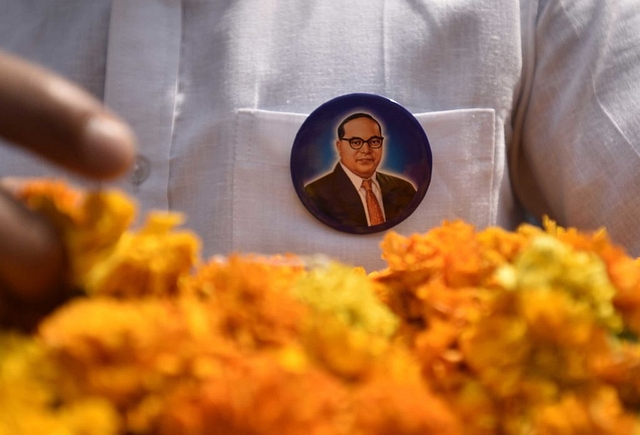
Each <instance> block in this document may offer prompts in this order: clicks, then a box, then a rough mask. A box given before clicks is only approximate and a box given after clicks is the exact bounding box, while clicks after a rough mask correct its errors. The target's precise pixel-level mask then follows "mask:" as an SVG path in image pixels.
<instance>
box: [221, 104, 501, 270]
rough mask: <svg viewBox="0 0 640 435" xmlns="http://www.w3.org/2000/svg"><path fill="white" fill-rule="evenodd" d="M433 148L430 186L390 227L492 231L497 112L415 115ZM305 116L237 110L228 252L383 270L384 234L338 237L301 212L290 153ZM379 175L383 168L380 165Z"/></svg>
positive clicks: (412, 230)
mask: <svg viewBox="0 0 640 435" xmlns="http://www.w3.org/2000/svg"><path fill="white" fill-rule="evenodd" d="M414 116H415V117H416V119H417V120H418V121H419V122H420V124H421V125H422V127H423V128H424V130H425V132H426V133H427V136H428V138H429V142H430V145H431V149H432V155H433V170H432V176H431V184H430V186H429V190H428V191H427V193H426V195H425V197H424V199H423V200H422V203H421V204H420V205H419V206H418V207H417V209H416V210H415V211H414V212H413V214H412V215H411V216H409V217H408V218H407V219H406V220H404V221H403V222H401V223H400V224H398V225H397V226H395V227H393V229H392V230H393V231H396V232H398V233H400V234H405V235H410V234H412V233H416V232H425V231H427V230H429V229H430V228H433V227H435V226H438V225H440V224H441V223H442V221H443V220H445V219H448V220H451V219H464V220H466V221H468V222H471V223H473V224H475V225H476V226H478V227H480V228H481V227H485V226H488V225H492V224H494V223H495V222H492V218H491V216H494V210H492V209H491V208H492V204H493V199H494V196H495V195H496V194H497V192H496V189H497V187H496V186H494V184H496V183H495V182H494V178H495V177H494V175H495V172H496V170H497V167H502V166H504V165H496V162H495V161H494V159H495V157H494V156H495V155H496V150H495V112H494V110H493V109H463V110H453V111H444V112H430V113H418V114H414ZM305 119H306V115H303V114H296V113H283V112H272V111H265V110H257V109H241V110H238V111H237V112H236V127H235V128H236V134H235V138H236V143H235V156H234V167H233V197H232V198H233V199H232V201H233V205H232V209H233V226H232V241H233V242H232V243H233V249H234V250H237V251H242V252H261V253H265V254H273V253H285V252H293V253H296V254H300V255H310V254H316V253H322V254H327V255H329V256H330V257H333V258H336V259H338V260H340V261H343V262H346V263H349V264H353V265H358V266H363V267H365V269H367V270H368V271H371V270H376V269H380V268H383V267H384V266H385V264H384V262H383V261H382V260H381V258H380V254H381V252H380V248H379V243H380V241H381V240H382V237H383V236H384V233H375V234H368V235H354V234H348V233H343V232H339V231H336V230H334V229H332V228H330V227H328V226H326V225H324V224H323V223H321V222H320V221H319V220H318V219H316V218H315V217H314V216H313V215H312V214H311V213H310V212H309V211H307V209H306V208H305V207H304V206H303V205H302V203H301V202H300V199H299V198H298V196H297V194H296V192H295V189H294V187H293V184H292V181H291V172H290V168H289V162H290V156H291V146H292V144H293V141H294V139H295V136H296V133H297V131H298V129H299V128H300V126H301V125H302V123H303V122H304V120H305ZM381 170H382V171H383V172H384V162H383V164H382V166H381Z"/></svg>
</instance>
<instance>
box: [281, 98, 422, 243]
mask: <svg viewBox="0 0 640 435" xmlns="http://www.w3.org/2000/svg"><path fill="white" fill-rule="evenodd" d="M431 169H432V155H431V147H430V146H429V140H428V139H427V135H426V134H425V132H424V130H423V129H422V126H421V125H420V123H419V122H418V121H417V120H416V119H415V118H414V117H413V115H412V114H411V113H410V112H409V111H407V110H406V109H405V108H404V107H402V106H401V105H399V104H398V103H396V102H395V101H392V100H390V99H388V98H383V97H380V96H378V95H372V94H348V95H343V96H340V97H337V98H334V99H332V100H330V101H328V102H326V103H324V104H323V105H321V106H320V107H318V108H317V109H316V110H314V111H313V112H312V113H311V114H310V115H309V117H308V118H307V119H306V120H305V122H304V123H303V124H302V126H301V127H300V130H299V131H298V134H297V135H296V138H295V140H294V143H293V147H292V150H291V178H292V181H293V186H294V188H295V190H296V193H297V194H298V197H299V198H300V201H302V203H303V204H304V206H305V207H306V208H307V209H308V210H309V212H311V214H312V215H313V216H315V217H316V218H317V219H319V220H320V221H321V222H323V223H325V224H326V225H328V226H330V227H332V228H335V229H336V230H339V231H344V232H347V233H355V234H369V233H375V232H378V231H384V230H386V229H389V228H391V227H393V226H394V225H397V224H398V223H400V222H402V221H403V220H405V219H406V218H407V217H409V215H411V213H413V211H414V210H415V209H416V208H417V207H418V205H419V204H420V203H421V202H422V199H423V198H424V196H425V194H426V193H427V189H428V188H429V183H430V181H431Z"/></svg>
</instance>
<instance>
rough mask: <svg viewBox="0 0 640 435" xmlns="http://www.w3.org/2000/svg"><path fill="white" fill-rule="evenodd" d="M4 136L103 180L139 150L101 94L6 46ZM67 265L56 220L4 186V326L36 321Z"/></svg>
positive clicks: (0, 76)
mask: <svg viewBox="0 0 640 435" xmlns="http://www.w3.org/2000/svg"><path fill="white" fill-rule="evenodd" d="M0 137H2V138H3V139H5V140H6V141H8V142H9V143H11V144H12V145H15V146H20V147H22V148H25V149H27V150H30V151H32V152H34V153H35V154H38V155H39V156H41V157H43V158H45V159H47V160H49V161H51V162H52V163H54V164H56V165H59V166H61V167H63V168H67V169H69V170H70V171H73V172H76V173H78V174H81V175H84V176H86V177H89V178H93V179H98V180H104V179H110V178H115V177H117V176H119V175H121V174H123V173H124V172H125V171H126V170H127V169H128V168H129V166H130V165H131V164H132V162H133V160H134V157H135V137H134V134H133V132H132V131H131V129H130V128H129V127H128V126H127V125H126V124H125V123H124V122H123V121H122V120H120V119H119V118H118V117H117V116H116V115H114V114H113V113H111V112H109V111H108V110H107V109H106V108H105V107H104V106H103V105H102V104H101V103H100V102H99V101H98V100H96V99H95V98H94V97H92V96H91V95H89V94H88V93H87V92H85V91H83V90H82V89H80V88H79V87H77V86H75V85H73V84H72V83H70V82H68V81H67V80H65V79H63V78H61V77H59V76H57V75H56V74H54V73H52V72H50V71H47V70H45V69H43V68H41V67H39V66H37V65H34V64H31V63H29V62H26V61H24V60H22V59H20V58H17V57H15V56H13V55H11V54H8V53H6V52H2V51H0ZM2 175H6V174H2ZM64 270H65V255H64V249H63V246H62V243H61V241H60V239H59V237H58V235H57V234H56V232H55V231H54V229H53V228H52V227H51V225H50V224H49V223H48V222H47V221H46V220H45V219H43V218H42V217H41V216H39V215H37V214H35V213H32V212H31V211H29V210H27V208H26V207H25V206H24V205H22V204H21V203H20V202H18V201H16V200H15V199H14V196H13V195H12V194H11V193H10V192H9V191H8V190H7V189H5V188H1V189H0V325H3V326H10V327H18V328H22V329H29V328H30V327H33V326H34V324H35V322H36V321H37V319H38V318H39V317H41V316H42V315H44V314H46V312H48V311H50V310H51V309H52V308H53V307H55V306H56V305H57V304H58V303H60V302H61V300H62V298H63V293H64V291H63V289H62V288H61V287H62V282H63V275H64Z"/></svg>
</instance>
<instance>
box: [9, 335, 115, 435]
mask: <svg viewBox="0 0 640 435" xmlns="http://www.w3.org/2000/svg"><path fill="white" fill-rule="evenodd" d="M62 370H63V367H57V366H56V365H55V364H54V362H53V361H52V360H50V359H48V358H47V357H46V353H45V351H44V347H43V346H42V345H41V344H40V343H39V342H38V341H37V340H35V339H34V338H33V337H25V336H19V335H16V334H12V333H1V332H0V391H2V392H3V394H0V434H1V435H16V434H41V433H47V434H58V433H60V434H86V435H115V434H118V433H119V431H120V425H121V421H120V417H119V416H118V414H117V413H116V411H115V409H114V407H113V405H112V404H110V403H109V402H108V401H106V400H104V399H102V398H98V397H86V398H85V399H84V400H82V401H78V402H63V401H61V398H60V396H59V392H58V389H57V387H58V377H59V374H60V372H61V371H62Z"/></svg>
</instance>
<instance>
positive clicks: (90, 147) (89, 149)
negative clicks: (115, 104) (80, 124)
mask: <svg viewBox="0 0 640 435" xmlns="http://www.w3.org/2000/svg"><path fill="white" fill-rule="evenodd" d="M83 142H84V143H83V147H84V148H83V151H84V156H83V157H84V159H85V162H84V163H85V164H86V165H87V167H88V168H89V169H90V170H91V171H92V172H93V173H94V174H95V175H98V176H102V177H113V176H116V175H119V174H121V173H123V172H124V171H126V170H127V169H128V168H129V166H130V165H131V164H132V163H133V159H134V156H135V139H134V135H133V132H132V131H131V129H130V128H129V127H128V126H127V125H126V124H124V123H123V122H120V121H118V120H116V119H113V118H111V117H109V116H105V115H94V116H93V117H91V118H90V119H89V121H88V122H87V123H86V126H85V130H84V136H83Z"/></svg>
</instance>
